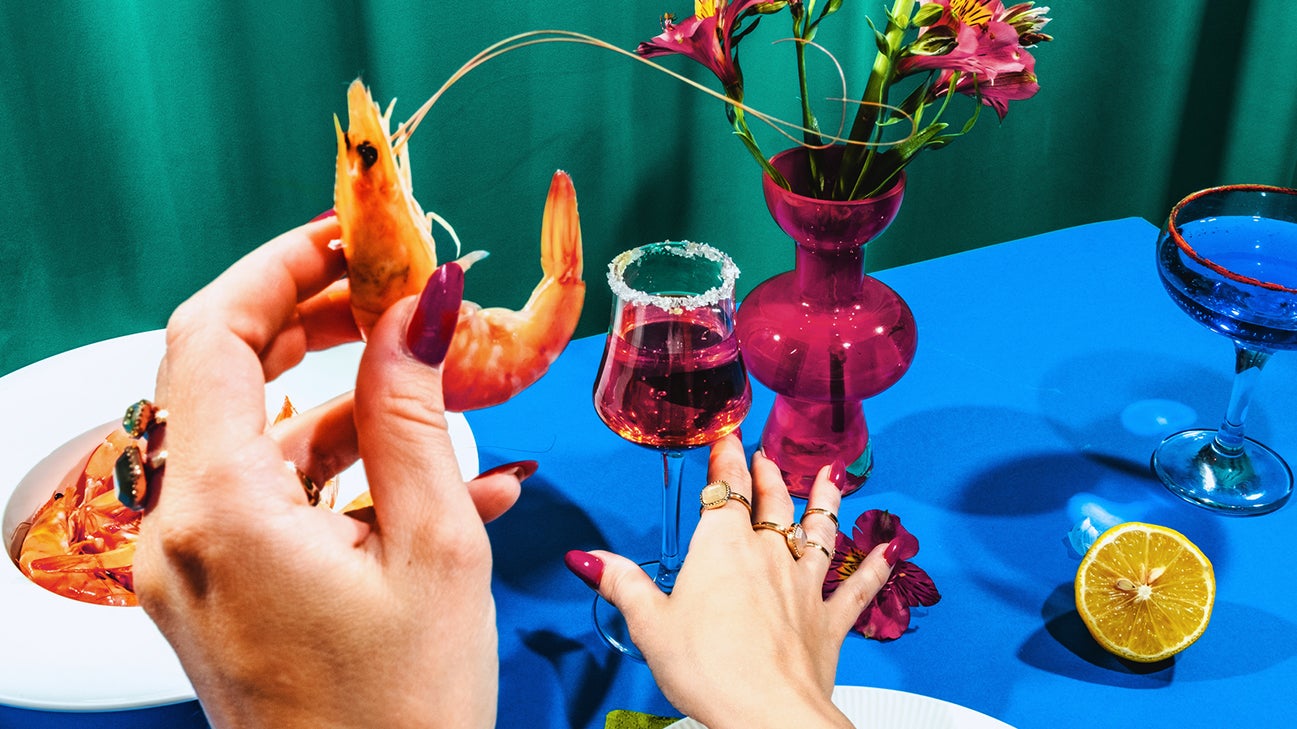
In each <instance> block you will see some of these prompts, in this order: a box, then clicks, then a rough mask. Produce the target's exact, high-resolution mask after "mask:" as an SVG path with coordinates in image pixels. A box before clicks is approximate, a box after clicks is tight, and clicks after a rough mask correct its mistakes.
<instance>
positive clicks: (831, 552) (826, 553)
mask: <svg viewBox="0 0 1297 729" xmlns="http://www.w3.org/2000/svg"><path fill="white" fill-rule="evenodd" d="M806 546H808V547H814V548H816V549H818V550H820V551H821V552H823V553H824V556H825V557H828V558H829V561H830V562H832V561H833V555H834V554H835V553H836V552H837V550H835V549H829V548H828V547H826V546H824V545H823V544H820V543H819V542H812V541H811V540H809V539H808V540H806Z"/></svg>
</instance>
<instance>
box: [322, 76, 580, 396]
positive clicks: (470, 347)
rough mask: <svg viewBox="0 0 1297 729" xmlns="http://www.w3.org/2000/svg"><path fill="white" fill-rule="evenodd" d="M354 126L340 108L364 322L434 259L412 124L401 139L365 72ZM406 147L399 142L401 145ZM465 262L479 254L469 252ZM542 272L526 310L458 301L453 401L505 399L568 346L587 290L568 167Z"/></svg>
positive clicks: (449, 358) (341, 163)
mask: <svg viewBox="0 0 1297 729" xmlns="http://www.w3.org/2000/svg"><path fill="white" fill-rule="evenodd" d="M347 109H348V119H349V121H348V128H347V130H346V131H345V132H344V131H343V130H342V125H341V123H340V122H339V121H338V120H337V119H336V118H335V119H334V128H335V129H336V131H337V137H338V165H337V177H336V179H335V187H334V209H335V210H336V211H337V214H338V222H339V224H340V226H341V228H342V249H343V252H344V253H345V254H346V257H347V277H348V285H349V287H350V290H351V307H352V313H353V314H354V315H355V317H356V323H357V324H358V325H359V326H360V328H361V331H362V332H364V331H367V330H368V329H369V327H371V326H372V325H373V323H374V322H375V321H376V320H377V319H378V317H379V315H381V314H382V313H383V311H385V310H386V309H387V307H389V306H391V305H392V304H393V303H395V302H396V301H397V300H398V299H400V298H402V297H405V296H409V295H411V294H417V293H419V291H420V290H422V288H423V286H424V284H425V283H426V282H427V280H428V277H429V276H431V275H432V272H433V270H434V269H435V268H436V265H437V258H436V253H435V251H434V248H433V241H432V228H431V221H432V220H434V219H436V220H439V218H437V217H436V215H435V214H434V215H425V214H424V212H423V209H422V208H420V207H419V203H418V202H416V201H415V199H414V194H413V190H412V187H411V184H410V165H409V144H408V141H409V134H410V132H409V130H408V128H407V127H405V126H402V127H401V128H400V129H398V130H397V132H396V135H395V145H394V144H393V138H392V135H391V134H390V133H389V131H388V129H389V126H390V117H391V113H392V107H391V106H389V107H388V108H387V111H386V112H384V113H381V114H380V112H379V108H378V105H377V104H376V103H374V100H373V98H372V97H371V96H370V94H369V90H368V89H366V88H365V87H364V85H363V84H362V83H361V82H360V80H359V79H357V80H356V81H353V82H352V84H351V87H350V88H349V89H348V90H347ZM397 150H399V151H397ZM463 260H465V261H466V265H465V267H466V268H467V263H471V261H472V260H474V257H473V256H471V255H470V256H469V257H466V258H465V259H463ZM541 269H542V272H543V274H544V275H543V277H542V278H541V280H540V283H538V284H537V285H536V288H535V289H534V290H533V291H532V294H531V298H530V299H529V300H528V302H527V304H526V305H525V306H523V308H522V309H521V310H519V311H511V310H509V309H503V308H487V309H484V308H482V307H480V306H478V305H477V304H474V303H473V302H471V301H465V302H464V303H463V305H462V306H461V307H460V311H459V324H458V325H457V327H456V330H455V338H454V340H453V342H452V343H451V347H450V350H449V352H448V353H447V355H446V360H445V362H444V364H443V366H442V376H443V385H444V390H445V397H446V407H447V409H450V410H457V411H464V410H473V409H477V408H484V407H488V406H491V405H498V404H499V403H502V402H504V401H505V400H508V399H509V398H511V397H513V396H514V395H516V394H518V393H519V392H521V391H522V390H523V388H525V387H527V386H529V385H531V384H532V383H533V382H535V381H536V380H538V379H540V377H541V375H543V374H545V372H546V370H548V369H549V366H550V364H552V363H553V361H554V360H555V359H556V358H557V357H558V355H559V353H560V352H562V351H563V348H564V347H565V346H567V343H568V341H569V340H570V339H571V338H572V334H573V332H574V331H575V330H576V325H577V320H578V319H579V318H580V316H581V306H582V304H583V302H584V300H585V283H584V282H583V281H582V280H581V273H582V257H581V226H580V219H579V217H578V215H577V204H576V191H575V189H574V188H573V186H572V181H571V178H569V177H568V175H567V174H566V173H565V172H562V171H559V172H556V173H554V178H553V180H552V181H551V183H550V189H549V196H548V198H547V199H546V202H545V213H544V217H543V218H542V221H541Z"/></svg>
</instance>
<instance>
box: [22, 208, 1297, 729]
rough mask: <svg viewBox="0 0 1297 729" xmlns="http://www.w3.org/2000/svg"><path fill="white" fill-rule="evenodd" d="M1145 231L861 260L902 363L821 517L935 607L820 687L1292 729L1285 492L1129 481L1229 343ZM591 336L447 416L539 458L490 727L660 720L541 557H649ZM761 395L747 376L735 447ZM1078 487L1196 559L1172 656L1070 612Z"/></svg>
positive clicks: (1274, 431)
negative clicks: (924, 592)
mask: <svg viewBox="0 0 1297 729" xmlns="http://www.w3.org/2000/svg"><path fill="white" fill-rule="evenodd" d="M1156 234H1157V231H1156V228H1155V227H1154V226H1152V225H1150V224H1149V223H1147V222H1145V221H1142V220H1138V219H1127V220H1118V221H1110V222H1103V223H1095V224H1092V225H1087V226H1082V227H1078V228H1072V229H1068V230H1063V231H1058V232H1053V233H1048V234H1045V235H1040V236H1035V237H1032V238H1027V239H1024V240H1019V241H1014V242H1010V243H1004V244H1001V245H997V246H992V247H989V248H983V249H978V250H974V251H969V252H966V253H960V254H957V255H953V256H948V257H945V258H941V259H936V260H932V261H927V262H924V263H920V264H915V265H912V266H907V267H904V268H898V269H893V270H889V271H885V272H883V273H881V274H879V278H881V279H882V280H884V281H885V282H886V283H888V284H889V285H891V286H892V287H893V288H895V289H896V290H897V291H898V292H899V293H900V294H901V295H902V296H903V297H904V298H905V299H906V301H908V302H909V304H910V306H911V307H912V309H913V311H914V315H915V318H916V320H917V321H918V323H919V351H918V355H917V357H916V359H915V361H914V365H913V367H912V368H911V370H910V372H909V373H908V374H907V375H906V376H905V378H904V379H902V380H901V382H900V383H899V384H897V385H896V386H895V387H893V388H891V389H890V390H888V391H886V392H884V393H882V394H880V395H879V396H877V397H875V398H873V399H872V400H870V401H868V402H867V403H866V405H865V412H866V417H867V419H868V422H869V425H870V429H871V434H872V437H873V441H874V449H875V459H876V465H875V468H874V472H873V475H872V476H871V478H870V480H869V481H868V482H867V483H866V484H865V486H864V488H862V489H861V490H860V491H859V492H857V493H856V494H855V495H853V496H851V497H849V498H847V499H846V500H845V502H844V503H843V507H842V521H843V524H844V526H846V525H849V524H850V523H851V521H852V520H854V518H855V517H856V516H857V515H859V514H860V513H861V512H863V511H865V510H867V509H872V508H880V509H888V510H890V511H892V512H894V513H895V514H897V515H899V516H900V517H901V519H902V520H903V522H904V524H905V525H906V527H907V528H909V529H910V530H911V531H912V532H913V533H914V534H915V535H916V536H918V538H919V540H920V544H921V551H920V552H919V554H918V556H917V557H916V558H915V560H914V561H915V562H917V563H918V564H919V565H920V566H922V567H923V568H924V569H926V570H927V571H928V572H929V573H930V574H931V575H932V577H933V579H934V580H935V582H936V584H937V586H938V588H939V589H940V590H941V593H942V596H943V597H942V600H941V602H940V603H939V604H938V605H936V606H935V607H933V608H931V609H927V610H920V611H919V612H917V613H916V616H915V619H914V620H913V621H912V623H911V627H912V630H911V632H910V633H909V634H907V635H905V636H904V637H903V638H901V639H900V640H898V641H895V642H892V643H886V644H883V643H877V642H874V641H868V640H865V639H863V638H860V637H859V636H854V635H853V636H851V637H849V638H848V639H847V642H846V645H845V647H844V649H843V653H842V661H841V664H840V667H839V671H838V683H839V684H844V685H869V686H880V687H886V688H894V689H900V690H904V691H910V692H915V693H920V694H925V695H928V696H934V697H938V698H941V699H945V700H947V701H952V702H955V703H958V704H962V705H965V706H968V707H971V708H973V709H976V710H977V711H980V712H983V713H986V714H989V715H991V716H994V717H997V718H999V719H1002V720H1003V721H1006V722H1008V723H1010V724H1012V725H1014V726H1016V727H1019V728H1020V729H1027V728H1028V727H1053V726H1065V725H1069V724H1078V725H1081V726H1086V725H1091V724H1095V725H1101V726H1127V725H1136V724H1145V725H1150V726H1176V727H1196V726H1202V727H1206V726H1213V727H1214V726H1217V725H1219V724H1220V723H1221V721H1223V720H1226V718H1228V721H1230V722H1233V723H1237V724H1239V725H1244V726H1279V725H1286V724H1288V723H1289V722H1290V719H1291V717H1290V716H1289V714H1290V712H1289V709H1288V708H1287V706H1286V701H1284V700H1282V699H1281V698H1280V697H1281V696H1283V695H1286V692H1287V690H1289V689H1290V688H1291V686H1293V685H1294V684H1295V683H1297V664H1295V663H1294V661H1293V660H1292V658H1293V656H1294V654H1297V603H1295V601H1294V598H1293V586H1294V584H1297V581H1295V580H1294V575H1293V570H1294V568H1293V564H1292V560H1291V559H1289V557H1288V555H1287V552H1286V550H1287V549H1288V548H1289V546H1290V545H1291V544H1292V536H1291V535H1292V534H1293V532H1294V529H1293V521H1294V520H1295V519H1297V507H1294V506H1289V507H1287V508H1285V509H1282V510H1280V511H1278V512H1276V513H1274V514H1271V515H1268V516H1263V517H1259V518H1253V519H1237V518H1228V517H1221V516H1216V515H1214V514H1211V513H1208V512H1206V511H1204V510H1201V509H1198V508H1196V507H1194V506H1191V505H1189V504H1186V503H1184V502H1182V501H1179V500H1178V499H1175V498H1174V497H1172V496H1170V495H1169V494H1167V493H1166V492H1165V491H1164V490H1163V489H1162V487H1161V486H1160V485H1158V483H1157V482H1156V480H1155V479H1154V478H1153V477H1152V476H1151V475H1150V473H1149V469H1148V460H1149V454H1150V453H1151V452H1152V450H1153V448H1154V446H1155V445H1156V444H1157V443H1158V442H1159V441H1160V440H1161V438H1162V437H1163V436H1164V435H1166V434H1167V433H1170V432H1172V431H1174V430H1178V429H1181V428H1183V427H1187V426H1190V425H1194V424H1202V425H1209V426H1214V425H1215V424H1217V422H1218V421H1219V419H1220V416H1221V415H1222V414H1223V412H1224V407H1225V403H1226V399H1227V397H1228V393H1229V386H1230V377H1231V374H1232V361H1233V359H1232V353H1231V345H1230V344H1229V342H1227V341H1226V340H1225V339H1223V338H1221V337H1219V336H1216V335H1213V334H1211V333H1209V332H1207V331H1206V330H1204V329H1202V328H1201V327H1199V326H1198V325H1197V324H1195V323H1193V322H1192V321H1191V320H1190V319H1189V318H1188V317H1187V316H1185V315H1184V314H1183V313H1182V312H1181V311H1180V310H1179V309H1177V308H1176V306H1175V305H1174V304H1173V303H1172V302H1171V301H1170V300H1169V299H1168V298H1167V296H1166V294H1165V293H1164V292H1163V290H1162V287H1161V285H1160V284H1159V282H1158V280H1157V274H1156V271H1155V269H1154V265H1153V245H1154V241H1155V238H1156ZM601 347H602V340H601V338H588V339H582V340H578V341H575V342H573V343H572V344H571V345H570V346H569V348H568V350H567V351H566V352H565V353H564V354H563V356H562V357H561V358H560V359H559V360H558V362H557V363H555V365H554V367H553V368H552V370H551V372H550V374H548V375H547V376H546V377H545V378H544V379H543V380H541V382H540V383H538V384H537V385H536V386H534V387H532V388H531V389H529V390H528V391H526V392H525V393H523V394H522V395H521V396H519V397H518V398H516V399H514V400H513V401H511V402H509V403H507V404H505V405H503V406H500V407H498V408H494V409H491V410H487V411H482V412H477V413H471V414H470V415H469V420H470V423H471V424H472V426H473V429H474V433H475V435H476V438H477V442H478V446H479V452H480V456H481V462H482V467H483V468H484V469H485V468H488V467H491V466H493V465H497V464H499V463H503V462H506V461H512V460H517V459H521V458H534V459H536V460H538V461H539V462H540V464H541V466H540V470H539V472H538V473H537V474H536V475H535V476H533V477H532V478H531V479H529V480H528V481H527V482H526V484H525V485H524V488H523V496H522V498H521V499H520V501H519V503H518V505H517V506H516V507H515V508H514V509H513V510H512V511H511V512H510V513H508V514H507V515H505V516H504V517H502V518H501V519H499V520H498V521H496V522H495V523H493V524H491V526H490V533H491V539H492V544H493V549H494V554H495V565H496V567H495V589H496V595H497V606H498V610H499V628H500V650H501V658H502V661H501V682H500V721H499V725H500V726H501V727H537V728H545V727H602V726H603V721H604V716H605V715H606V713H607V712H608V711H610V710H612V709H617V708H630V709H636V710H640V711H648V712H655V713H671V712H672V709H671V707H670V706H669V705H668V704H667V703H666V701H665V699H663V698H662V696H661V694H660V692H659V691H658V690H657V688H656V686H655V685H654V683H653V679H652V676H651V675H650V674H649V671H648V669H647V668H646V667H645V666H644V665H642V664H639V663H636V662H633V661H630V660H626V659H623V658H621V657H620V656H618V655H616V654H614V653H613V652H612V651H610V650H609V649H608V648H606V647H605V646H604V645H603V644H602V642H601V641H600V639H599V638H598V636H597V635H596V633H595V632H594V628H593V624H592V621H591V595H592V593H591V592H590V591H589V590H588V589H587V588H586V587H585V586H584V585H583V584H581V582H580V581H579V580H577V579H576V578H575V577H573V576H572V575H571V574H569V573H568V572H567V570H566V569H565V568H564V567H563V561H562V557H563V554H564V552H566V551H567V550H568V549H572V548H579V549H593V548H606V549H612V550H615V551H618V552H620V553H622V554H625V555H627V556H629V557H632V558H636V559H652V558H654V557H655V556H656V553H657V549H658V539H659V529H660V526H659V521H660V508H661V507H660V499H661V496H660V494H661V489H660V484H661V472H660V459H659V457H658V456H657V454H655V453H654V452H651V451H648V450H644V449H639V448H636V447H632V446H630V445H628V444H627V443H626V442H624V441H622V440H621V439H620V438H618V437H617V436H615V435H613V434H612V433H611V432H610V431H609V430H607V429H606V428H605V427H604V426H603V425H602V424H601V423H600V421H599V419H598V417H597V416H596V415H595V413H594V410H593V407H592V405H591V402H590V391H591V386H592V383H593V378H594V374H595V368H596V366H597V364H598V361H599V355H600V351H601ZM1294 367H1297V361H1295V360H1294V358H1292V357H1290V356H1288V355H1286V354H1281V355H1280V356H1278V357H1276V358H1274V360H1273V361H1272V362H1271V364H1270V365H1269V367H1268V368H1267V371H1266V373H1265V375H1264V377H1263V378H1262V384H1261V387H1260V391H1259V393H1258V400H1257V401H1256V402H1255V404H1254V405H1253V408H1252V412H1251V413H1250V417H1249V428H1248V429H1249V433H1250V434H1251V435H1253V436H1254V437H1257V438H1258V439H1261V440H1263V441H1265V442H1267V443H1268V444H1270V445H1271V446H1273V447H1274V448H1276V449H1277V450H1279V452H1280V453H1282V454H1285V455H1286V456H1288V457H1289V459H1290V460H1292V459H1297V421H1294V419H1293V418H1292V417H1290V416H1288V415H1287V413H1291V412H1292V408H1293V407H1294V406H1295V405H1297V378H1294V376H1293V375H1294V369H1293V368H1294ZM771 401H772V396H771V394H770V393H769V392H768V391H767V390H765V389H764V388H763V387H761V386H760V385H758V384H756V383H754V404H753V410H752V414H751V415H750V416H749V418H748V420H747V421H746V422H745V423H744V427H743V431H744V442H745V443H746V444H747V445H748V448H749V450H752V449H755V447H756V445H757V441H758V438H759V435H760V431H761V426H762V423H763V421H764V419H765V416H766V412H767V410H768V408H769V406H770V403H771ZM688 458H689V463H688V465H687V469H688V472H687V474H686V478H687V479H688V480H689V483H691V484H693V485H694V486H701V485H702V483H703V480H704V472H705V467H706V465H705V453H704V452H701V451H699V452H695V453H693V454H691V455H690V456H688ZM686 490H687V492H688V493H687V494H686V499H687V500H688V499H690V498H691V493H692V488H687V489H686ZM1089 502H1095V503H1103V504H1105V505H1107V506H1108V507H1109V508H1110V509H1112V510H1114V511H1116V512H1117V513H1118V514H1119V515H1120V516H1124V517H1126V518H1129V519H1138V520H1143V521H1152V522H1156V523H1160V524H1164V525H1167V526H1170V527H1172V528H1175V529H1178V530H1180V531H1181V532H1183V533H1185V534H1186V535H1187V536H1189V537H1190V538H1191V539H1193V540H1194V541H1195V542H1196V543H1197V544H1198V545H1199V546H1200V547H1201V548H1202V549H1203V551H1204V552H1205V553H1206V554H1207V555H1208V557H1209V558H1210V559H1211V560H1212V562H1213V563H1214V565H1215V570H1216V577H1217V582H1218V593H1217V598H1216V606H1215V613H1214V615H1213V619H1212V623H1211V625H1210V627H1209V628H1208V629H1207V632H1206V634H1205V635H1204V636H1203V637H1202V638H1201V639H1200V640H1199V641H1198V643H1196V644H1195V645H1193V646H1192V647H1190V648H1189V649H1188V650H1186V651H1185V652H1184V653H1181V654H1180V655H1178V656H1176V657H1175V658H1174V659H1172V660H1170V661H1168V662H1164V663H1160V664H1154V665H1153V666H1151V667H1149V668H1147V669H1141V668H1139V667H1136V666H1133V665H1132V664H1127V663H1122V662H1120V661H1118V660H1117V659H1115V658H1113V657H1111V656H1109V655H1108V654H1107V653H1105V652H1104V651H1103V650H1102V649H1101V648H1099V647H1098V645H1097V644H1096V643H1095V642H1094V641H1093V640H1092V639H1091V638H1090V636H1089V634H1088V633H1087V632H1086V630H1085V627H1084V626H1083V625H1082V623H1081V620H1080V618H1079V617H1078V615H1077V613H1076V610H1075V607H1074V604H1073V598H1072V578H1073V575H1074V573H1075V571H1076V567H1077V563H1078V562H1077V560H1076V558H1075V557H1074V556H1072V555H1071V554H1069V552H1068V550H1067V548H1066V547H1065V546H1064V542H1063V537H1064V535H1065V533H1066V532H1067V531H1068V529H1069V528H1070V527H1071V526H1072V524H1073V523H1074V522H1075V521H1076V520H1077V519H1079V517H1080V510H1081V508H1082V506H1083V505H1084V504H1085V503H1089ZM689 503H692V502H691V501H690V502H689ZM684 515H685V516H684V528H685V530H686V536H687V533H688V532H689V531H690V530H691V529H692V527H693V525H694V524H695V523H696V519H697V515H696V511H695V509H693V508H692V507H690V506H688V503H687V504H686V506H685V509H684ZM428 609H429V610H436V609H437V606H435V605H430V606H428ZM325 680H326V681H328V680H329V679H327V678H326V679H325ZM393 680H401V679H400V667H399V666H398V667H393ZM332 690H340V691H345V690H346V686H345V684H339V685H337V686H335V687H334V688H333V689H332ZM411 690H415V689H413V688H412V689H411ZM187 722H188V724H189V725H199V726H201V725H202V723H201V717H200V716H199V713H198V710H197V707H196V705H195V704H192V703H191V704H184V705H180V706H176V707H167V708H163V709H157V710H151V711H136V712H122V713H118V714H98V715H70V714H67V715H59V714H45V713H39V712H28V711H19V710H13V709H4V708H0V726H6V727H7V726H108V727H118V726H121V727H127V726H130V727H135V726H184V725H187Z"/></svg>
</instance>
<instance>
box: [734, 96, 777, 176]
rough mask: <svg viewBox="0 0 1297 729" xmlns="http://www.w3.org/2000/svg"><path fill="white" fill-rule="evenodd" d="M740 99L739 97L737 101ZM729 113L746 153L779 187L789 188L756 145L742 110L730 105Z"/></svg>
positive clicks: (735, 132)
mask: <svg viewBox="0 0 1297 729" xmlns="http://www.w3.org/2000/svg"><path fill="white" fill-rule="evenodd" d="M741 100H742V99H739V101H741ZM730 114H731V117H732V122H731V123H732V124H733V125H734V134H735V136H737V137H738V138H739V141H741V142H743V146H744V147H747V150H748V153H749V154H751V155H752V158H753V159H755V160H756V161H757V164H759V165H761V169H762V171H763V172H765V173H766V174H767V175H770V179H772V180H774V181H775V182H776V183H777V184H778V185H779V186H780V187H782V188H784V189H786V190H787V189H791V187H790V186H789V184H788V180H786V179H784V176H783V175H781V174H779V170H776V169H775V168H774V166H773V165H771V164H770V160H768V159H766V156H765V155H764V154H762V153H761V147H759V146H758V145H757V140H756V139H755V138H754V137H753V136H752V130H751V129H749V128H748V122H747V118H746V117H745V116H744V114H743V110H742V109H740V108H739V107H737V106H731V107H730Z"/></svg>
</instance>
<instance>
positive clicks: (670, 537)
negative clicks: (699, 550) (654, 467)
mask: <svg viewBox="0 0 1297 729" xmlns="http://www.w3.org/2000/svg"><path fill="white" fill-rule="evenodd" d="M684 475H685V458H684V453H682V452H680V451H664V452H663V453H662V483H663V486H664V488H663V490H662V558H661V559H660V560H658V574H657V577H656V578H654V582H657V585H658V588H660V589H661V590H662V591H663V592H671V590H672V588H674V587H675V586H676V575H677V574H678V573H679V572H680V567H681V566H682V565H683V564H684V557H683V556H682V555H681V554H680V487H681V485H682V484H683V480H684Z"/></svg>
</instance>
